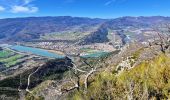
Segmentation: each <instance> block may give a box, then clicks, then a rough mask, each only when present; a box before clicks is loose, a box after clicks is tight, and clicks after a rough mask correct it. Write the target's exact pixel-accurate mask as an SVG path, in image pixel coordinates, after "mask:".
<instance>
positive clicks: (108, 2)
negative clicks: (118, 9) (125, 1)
mask: <svg viewBox="0 0 170 100" xmlns="http://www.w3.org/2000/svg"><path fill="white" fill-rule="evenodd" d="M115 1H116V0H109V1H107V2H106V3H105V4H104V5H105V6H108V5H110V4H112V3H113V2H115Z"/></svg>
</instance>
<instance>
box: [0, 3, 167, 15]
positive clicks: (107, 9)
mask: <svg viewBox="0 0 170 100" xmlns="http://www.w3.org/2000/svg"><path fill="white" fill-rule="evenodd" d="M158 15H159V16H170V0H0V18H11V17H29V16H78V17H91V18H116V17H121V16H158Z"/></svg>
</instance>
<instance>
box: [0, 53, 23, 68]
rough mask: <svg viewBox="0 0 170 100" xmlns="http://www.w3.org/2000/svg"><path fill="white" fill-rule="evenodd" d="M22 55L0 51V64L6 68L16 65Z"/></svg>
mask: <svg viewBox="0 0 170 100" xmlns="http://www.w3.org/2000/svg"><path fill="white" fill-rule="evenodd" d="M22 57H23V55H20V54H15V53H14V52H12V51H10V50H2V51H0V62H1V63H3V64H4V65H5V66H6V67H11V66H13V65H16V64H17V63H19V62H20V61H19V60H18V59H20V58H22Z"/></svg>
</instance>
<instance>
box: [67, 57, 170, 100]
mask: <svg viewBox="0 0 170 100" xmlns="http://www.w3.org/2000/svg"><path fill="white" fill-rule="evenodd" d="M169 72H170V58H169V57H168V56H167V55H165V54H161V55H159V56H157V57H155V58H154V59H152V60H146V61H143V62H142V63H141V64H139V65H137V66H135V67H134V68H132V69H130V70H126V71H124V72H122V73H120V74H118V75H117V73H115V71H114V70H112V71H110V70H109V71H107V70H105V71H103V72H101V73H98V74H96V75H95V76H94V77H93V78H91V79H90V80H89V82H88V84H89V87H88V89H87V91H84V90H79V91H78V90H75V91H74V92H72V93H70V94H69V97H68V99H70V100H122V99H123V100H126V99H129V100H148V99H153V100H160V99H162V100H163V99H164V100H165V99H170V73H169Z"/></svg>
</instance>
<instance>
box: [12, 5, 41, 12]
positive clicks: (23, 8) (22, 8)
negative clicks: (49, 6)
mask: <svg viewBox="0 0 170 100" xmlns="http://www.w3.org/2000/svg"><path fill="white" fill-rule="evenodd" d="M37 11H38V8H37V7H29V6H13V7H12V8H11V12H12V13H36V12H37Z"/></svg>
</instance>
